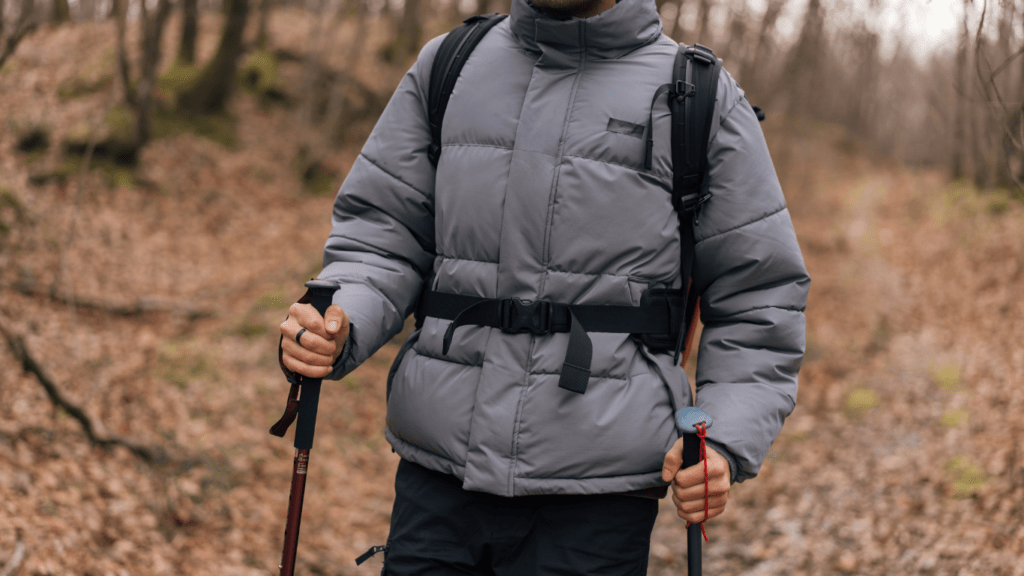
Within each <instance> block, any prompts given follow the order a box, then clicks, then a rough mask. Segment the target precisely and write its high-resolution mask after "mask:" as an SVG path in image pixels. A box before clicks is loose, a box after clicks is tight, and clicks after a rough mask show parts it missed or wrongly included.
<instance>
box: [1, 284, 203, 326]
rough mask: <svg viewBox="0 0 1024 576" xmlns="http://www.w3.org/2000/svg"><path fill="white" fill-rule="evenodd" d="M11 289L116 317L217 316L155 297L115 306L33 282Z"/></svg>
mask: <svg viewBox="0 0 1024 576" xmlns="http://www.w3.org/2000/svg"><path fill="white" fill-rule="evenodd" d="M11 288H13V289H15V290H17V291H18V292H21V293H22V294H24V295H26V296H42V297H44V298H50V299H52V300H56V301H57V302H60V303H62V304H68V305H71V306H76V307H78V308H86V309H91V310H96V311H99V312H106V313H108V314H114V315H116V316H142V315H143V314H153V313H166V314H179V315H183V316H185V317H187V318H188V319H189V320H198V319H200V318H212V317H213V316H215V313H214V311H213V310H211V309H209V308H202V307H199V306H195V305H192V304H187V303H180V302H179V303H175V302H163V301H161V300H160V299H159V298H157V297H155V296H144V297H142V298H139V299H137V300H136V301H135V302H134V303H130V304H113V303H110V302H103V301H102V300H97V299H90V298H83V297H80V296H77V295H76V296H72V295H70V294H63V293H61V292H53V291H49V290H42V289H40V288H37V287H36V286H35V284H34V283H32V282H25V281H19V282H15V283H13V284H11Z"/></svg>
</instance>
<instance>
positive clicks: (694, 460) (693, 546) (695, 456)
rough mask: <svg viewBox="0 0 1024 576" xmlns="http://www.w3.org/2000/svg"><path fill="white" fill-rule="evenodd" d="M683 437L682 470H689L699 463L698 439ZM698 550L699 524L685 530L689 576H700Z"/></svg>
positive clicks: (699, 539) (699, 546)
mask: <svg viewBox="0 0 1024 576" xmlns="http://www.w3.org/2000/svg"><path fill="white" fill-rule="evenodd" d="M683 437H684V440H683V468H689V467H690V466H693V465H695V464H698V463H699V462H700V438H699V437H697V435H696V434H684V435H683ZM700 548H701V533H700V524H690V527H689V528H687V529H686V566H687V570H688V574H689V575H690V576H701V562H700V559H701V550H700Z"/></svg>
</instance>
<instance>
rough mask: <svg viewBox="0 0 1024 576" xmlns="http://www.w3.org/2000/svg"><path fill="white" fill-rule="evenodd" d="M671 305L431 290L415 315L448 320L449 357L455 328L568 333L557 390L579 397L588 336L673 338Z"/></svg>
mask: <svg viewBox="0 0 1024 576" xmlns="http://www.w3.org/2000/svg"><path fill="white" fill-rule="evenodd" d="M673 304H676V303H675V302H674V301H673V300H671V299H665V298H661V299H657V300H654V301H653V302H650V303H642V304H641V306H594V305H584V304H559V303H557V302H549V301H547V300H536V301H531V300H520V299H519V298H505V299H496V298H478V297H475V296H462V295H458V294H445V293H442V292H433V291H430V292H426V293H425V294H424V295H423V300H422V302H420V309H419V311H418V313H417V315H418V316H430V317H433V318H440V319H442V320H451V321H452V322H451V324H449V325H448V329H447V330H446V331H445V333H444V344H443V347H442V349H441V352H442V354H444V355H448V349H449V348H450V347H451V343H452V336H454V334H455V329H456V328H458V327H459V326H465V325H476V326H490V327H491V328H500V329H501V330H502V331H503V332H508V333H510V334H522V333H531V334H537V335H542V334H551V333H553V332H568V333H569V346H568V348H567V349H566V351H565V361H564V363H563V364H562V374H561V376H560V377H559V379H558V386H559V387H561V388H565V389H566V390H570V391H572V392H577V393H579V394H583V393H584V392H586V391H587V381H588V380H589V379H590V361H591V359H592V357H593V348H594V347H593V343H592V342H591V341H590V337H589V336H587V332H619V333H627V334H638V335H644V334H658V335H664V337H665V338H666V339H671V338H670V335H671V334H673V332H674V329H675V328H677V327H678V322H679V319H680V318H681V316H682V309H681V308H680V307H679V306H677V305H673Z"/></svg>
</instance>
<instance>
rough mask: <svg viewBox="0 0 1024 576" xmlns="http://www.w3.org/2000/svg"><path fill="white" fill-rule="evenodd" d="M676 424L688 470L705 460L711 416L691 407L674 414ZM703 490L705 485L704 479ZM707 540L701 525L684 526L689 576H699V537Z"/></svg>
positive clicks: (684, 464) (684, 466)
mask: <svg viewBox="0 0 1024 576" xmlns="http://www.w3.org/2000/svg"><path fill="white" fill-rule="evenodd" d="M676 423H677V424H679V428H680V429H682V430H683V435H684V437H685V440H683V468H689V467H690V466H693V465H695V464H698V463H700V461H701V460H703V459H706V458H707V451H706V449H705V448H704V441H703V440H704V434H705V433H706V432H707V429H708V427H709V426H711V415H710V414H708V413H707V412H705V411H703V410H701V409H700V408H695V407H693V406H691V407H689V408H683V409H682V410H680V411H679V412H676ZM705 490H707V483H706V477H705ZM702 535H703V536H704V538H707V535H706V534H705V533H704V525H703V524H693V523H690V524H687V525H686V566H687V571H688V572H687V573H688V574H689V575H690V576H701V551H700V547H701V542H700V539H701V536H702Z"/></svg>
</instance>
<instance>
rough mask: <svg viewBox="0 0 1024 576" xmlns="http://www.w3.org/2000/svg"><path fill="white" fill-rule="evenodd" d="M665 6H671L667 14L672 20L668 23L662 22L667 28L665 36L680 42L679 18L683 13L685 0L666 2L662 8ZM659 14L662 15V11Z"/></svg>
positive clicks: (667, 0) (668, 0)
mask: <svg viewBox="0 0 1024 576" xmlns="http://www.w3.org/2000/svg"><path fill="white" fill-rule="evenodd" d="M665 4H668V5H670V6H671V7H670V8H668V9H667V13H668V14H669V15H670V16H671V18H669V19H668V21H667V22H662V25H663V26H664V27H665V30H664V32H665V35H666V36H668V37H669V38H671V39H672V40H675V41H676V42H679V32H680V30H679V16H680V15H681V13H682V11H683V0H666V1H665V2H663V3H662V6H664V5H665ZM658 13H659V14H660V13H661V11H660V9H659V12H658Z"/></svg>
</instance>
